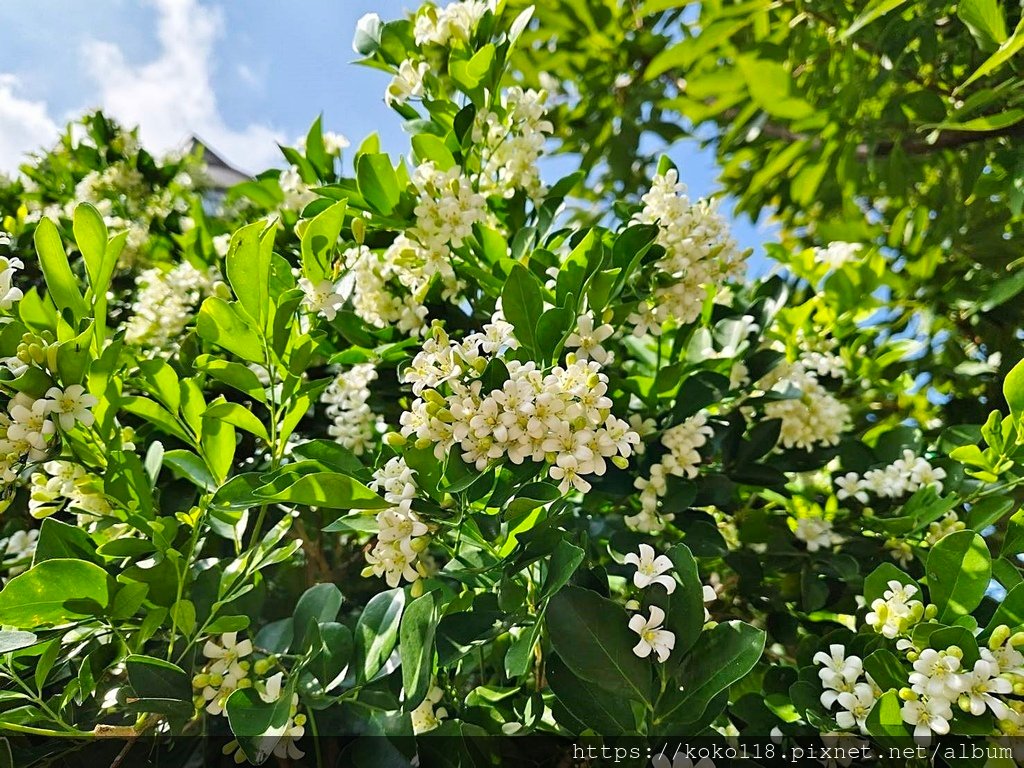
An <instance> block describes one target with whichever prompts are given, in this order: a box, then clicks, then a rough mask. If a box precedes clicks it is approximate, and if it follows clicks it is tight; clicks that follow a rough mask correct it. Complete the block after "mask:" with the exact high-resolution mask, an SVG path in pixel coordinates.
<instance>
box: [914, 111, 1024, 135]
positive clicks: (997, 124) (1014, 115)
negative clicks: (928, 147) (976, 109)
mask: <svg viewBox="0 0 1024 768" xmlns="http://www.w3.org/2000/svg"><path fill="white" fill-rule="evenodd" d="M1021 120H1024V109H1020V108H1014V109H1008V110H1006V111H1005V112H999V113H997V114H994V115H985V116H984V117H976V118H974V119H973V120H960V121H957V120H947V121H945V122H942V123H937V124H936V125H934V126H929V127H933V128H936V129H939V130H946V131H1001V130H1003V129H1004V128H1009V127H1010V126H1011V125H1016V124H1017V123H1019V122H1020V121H1021Z"/></svg>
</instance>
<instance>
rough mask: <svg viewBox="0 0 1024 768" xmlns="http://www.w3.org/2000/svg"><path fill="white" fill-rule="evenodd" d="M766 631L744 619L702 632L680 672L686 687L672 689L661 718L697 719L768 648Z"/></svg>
mask: <svg viewBox="0 0 1024 768" xmlns="http://www.w3.org/2000/svg"><path fill="white" fill-rule="evenodd" d="M764 643H765V633H764V631H762V630H760V629H756V628H755V627H752V626H750V625H749V624H745V623H743V622H740V621H730V622H726V623H724V624H719V625H717V626H716V627H715V628H714V629H711V630H709V631H707V632H702V633H701V635H700V637H699V638H698V640H697V643H696V644H695V645H694V646H693V649H692V650H691V651H690V653H689V654H687V656H686V659H685V660H684V662H683V666H682V668H681V669H680V672H679V676H678V677H679V681H680V683H681V686H682V691H681V692H678V694H679V695H678V696H677V695H676V692H674V691H672V692H670V695H669V696H668V697H666V699H665V704H666V705H667V706H665V707H663V706H662V703H661V702H659V704H658V712H659V717H660V718H663V719H664V718H669V719H671V720H673V722H675V721H679V720H680V715H681V714H683V713H685V717H684V718H683V720H682V721H683V722H693V721H695V720H697V719H698V718H699V717H700V716H701V715H703V714H704V710H705V709H706V708H707V706H708V704H709V703H710V702H711V700H712V699H713V698H714V697H715V696H717V695H718V694H719V693H720V692H722V691H724V690H726V689H727V688H728V687H729V686H730V685H732V684H733V683H735V682H736V681H737V680H739V679H741V678H742V677H744V676H745V675H746V674H747V673H748V672H750V670H752V669H753V668H754V665H755V664H756V663H757V661H758V659H760V658H761V653H762V651H764Z"/></svg>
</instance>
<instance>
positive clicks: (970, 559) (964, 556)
mask: <svg viewBox="0 0 1024 768" xmlns="http://www.w3.org/2000/svg"><path fill="white" fill-rule="evenodd" d="M927 572H928V592H929V595H930V598H931V602H933V603H934V604H935V605H936V606H937V607H938V609H939V615H938V620H939V621H940V622H944V623H947V624H948V623H950V622H951V621H952V620H953V619H955V618H956V617H957V616H966V615H967V614H969V613H970V612H971V611H973V610H974V609H975V608H977V607H978V604H979V603H981V599H982V598H983V597H984V596H985V590H986V589H988V584H989V581H990V579H991V578H992V558H991V556H990V555H989V552H988V545H986V544H985V540H984V539H983V538H981V536H979V535H978V534H976V533H975V532H974V531H969V530H968V531H957V532H956V533H951V534H949V535H948V536H946V537H944V538H943V539H941V540H940V541H939V542H938V543H937V544H936V545H935V546H934V547H932V550H931V552H929V554H928V566H927Z"/></svg>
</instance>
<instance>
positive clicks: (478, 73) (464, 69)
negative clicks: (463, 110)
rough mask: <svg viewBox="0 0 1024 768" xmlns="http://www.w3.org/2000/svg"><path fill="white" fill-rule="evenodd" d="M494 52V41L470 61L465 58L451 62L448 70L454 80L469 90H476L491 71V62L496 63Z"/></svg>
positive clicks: (475, 54)
mask: <svg viewBox="0 0 1024 768" xmlns="http://www.w3.org/2000/svg"><path fill="white" fill-rule="evenodd" d="M494 53H495V47H494V43H487V45H485V46H483V47H482V48H481V49H480V50H479V51H477V52H476V53H474V54H473V58H471V59H469V60H468V61H466V60H464V59H463V60H459V61H452V62H450V63H449V65H448V71H449V74H450V75H451V78H452V80H454V81H455V82H456V83H457V84H458V85H459V86H460V87H462V88H463V89H464V90H466V91H467V92H469V91H474V90H476V89H477V88H478V87H479V86H480V83H481V82H482V81H483V79H484V78H485V77H487V74H488V73H489V72H490V69H491V64H493V63H494Z"/></svg>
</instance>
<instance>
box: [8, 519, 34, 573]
mask: <svg viewBox="0 0 1024 768" xmlns="http://www.w3.org/2000/svg"><path fill="white" fill-rule="evenodd" d="M38 539H39V530H38V529H37V528H32V529H30V530H27V531H15V532H14V533H12V534H11V535H10V536H9V537H8V538H6V539H2V540H0V554H2V555H3V559H4V560H6V561H9V562H12V563H17V565H9V566H7V575H8V576H17V575H18V574H19V573H23V572H24V571H26V570H28V567H29V564H30V563H31V560H32V556H33V555H35V552H36V542H37V541H38Z"/></svg>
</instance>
